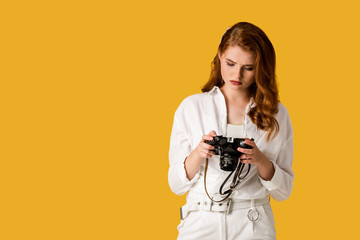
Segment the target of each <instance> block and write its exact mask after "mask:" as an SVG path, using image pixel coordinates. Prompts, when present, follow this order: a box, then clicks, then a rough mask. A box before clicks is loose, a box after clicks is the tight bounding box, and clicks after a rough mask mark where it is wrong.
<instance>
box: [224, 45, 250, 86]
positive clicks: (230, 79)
mask: <svg viewBox="0 0 360 240" xmlns="http://www.w3.org/2000/svg"><path fill="white" fill-rule="evenodd" d="M219 58H220V64H221V76H222V78H223V80H224V82H225V84H224V86H225V87H226V88H231V89H234V90H240V91H241V90H246V89H247V88H248V87H249V86H250V85H251V84H252V83H253V82H254V81H255V55H254V54H253V53H252V52H251V51H248V50H245V49H243V48H241V47H239V46H233V47H231V46H230V47H228V49H227V50H226V51H225V53H224V54H223V55H222V56H220V54H219Z"/></svg>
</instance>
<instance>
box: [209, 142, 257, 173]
mask: <svg viewBox="0 0 360 240" xmlns="http://www.w3.org/2000/svg"><path fill="white" fill-rule="evenodd" d="M245 140H246V139H245V138H232V137H223V136H222V135H219V136H215V137H213V140H211V141H210V140H205V143H207V144H209V145H211V146H214V147H215V149H214V150H213V151H214V152H215V155H220V168H221V170H224V171H230V172H231V171H234V170H235V169H236V167H237V165H238V161H239V157H240V156H241V155H242V154H243V153H242V152H239V151H238V150H237V148H238V147H241V148H246V149H252V146H250V145H247V144H246V143H245ZM250 140H251V141H254V139H250ZM240 164H241V163H240Z"/></svg>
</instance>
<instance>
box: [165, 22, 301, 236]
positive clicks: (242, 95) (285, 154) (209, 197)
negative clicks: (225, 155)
mask: <svg viewBox="0 0 360 240" xmlns="http://www.w3.org/2000/svg"><path fill="white" fill-rule="evenodd" d="M202 92H203V93H200V94H195V95H192V96H189V97H187V98H185V99H184V100H183V101H182V103H181V104H180V106H179V107H178V109H177V110H176V112H175V116H174V123H173V128H172V133H171V140H170V151H169V159H170V168H169V175H168V177H169V185H170V188H171V190H172V191H173V192H174V193H176V194H178V195H182V194H185V193H186V192H188V194H187V198H186V204H185V205H184V206H183V207H182V208H181V214H182V216H181V218H182V219H181V222H180V224H179V226H178V230H179V236H178V239H197V240H199V239H262V240H263V239H275V238H276V235H275V227H274V218H273V214H272V209H271V206H270V203H269V199H270V197H269V196H271V197H272V198H273V199H275V200H277V201H282V200H285V199H287V198H288V197H289V196H290V193H291V191H292V186H293V179H294V173H293V171H292V161H293V131H292V125H291V122H290V118H289V114H288V112H287V110H286V108H285V107H284V106H283V105H282V104H281V103H280V102H279V98H278V88H277V83H276V79H275V52H274V48H273V46H272V44H271V42H270V40H269V39H268V37H267V36H266V34H265V33H264V32H263V31H262V30H261V29H260V28H258V27H257V26H255V25H253V24H251V23H247V22H239V23H237V24H235V25H233V26H232V27H231V28H229V29H228V30H227V31H226V32H225V34H224V35H223V37H222V39H221V42H220V45H219V47H218V52H217V55H216V57H215V58H214V60H213V62H212V71H211V74H210V79H209V81H208V82H207V83H206V84H205V86H204V87H203V89H202ZM218 135H222V136H224V137H227V141H228V142H229V143H230V142H231V141H232V140H231V138H229V137H232V138H240V139H246V140H245V143H246V145H244V146H240V145H237V146H236V151H238V154H239V156H240V157H239V158H238V159H236V161H239V162H240V163H241V164H240V163H239V164H237V162H236V161H235V160H234V162H233V164H235V165H234V166H235V167H237V169H240V166H242V167H243V169H242V170H243V171H242V172H240V174H238V175H237V176H236V174H237V172H236V171H235V175H234V174H233V175H234V177H233V176H230V177H229V178H228V176H229V174H230V172H229V171H224V170H222V169H221V168H220V166H219V164H220V163H221V162H222V161H223V160H220V156H221V155H218V154H221V153H219V151H217V153H216V151H215V147H217V146H215V144H214V143H211V142H208V141H211V140H214V137H215V136H218ZM252 139H253V140H252ZM205 141H206V142H205ZM210 143H211V144H210ZM222 151H223V152H225V150H224V149H222ZM215 153H216V154H215ZM223 163H224V162H222V164H223ZM248 170H249V171H248ZM247 171H248V172H247ZM238 172H239V171H238ZM226 179H227V180H228V181H226Z"/></svg>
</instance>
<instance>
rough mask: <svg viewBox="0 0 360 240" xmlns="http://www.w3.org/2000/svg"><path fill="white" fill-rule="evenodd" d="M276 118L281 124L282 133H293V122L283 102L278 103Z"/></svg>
mask: <svg viewBox="0 0 360 240" xmlns="http://www.w3.org/2000/svg"><path fill="white" fill-rule="evenodd" d="M275 118H276V120H277V121H278V123H279V126H280V132H281V133H282V134H285V135H288V136H287V137H289V135H292V124H291V120H290V115H289V111H288V109H287V108H286V107H285V106H284V104H282V103H280V102H279V103H278V112H277V113H276V115H275Z"/></svg>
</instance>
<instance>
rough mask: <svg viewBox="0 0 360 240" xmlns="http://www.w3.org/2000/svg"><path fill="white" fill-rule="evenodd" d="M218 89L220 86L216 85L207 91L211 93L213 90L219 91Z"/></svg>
mask: <svg viewBox="0 0 360 240" xmlns="http://www.w3.org/2000/svg"><path fill="white" fill-rule="evenodd" d="M219 90H220V88H219V87H218V86H214V87H213V88H212V89H211V90H210V91H209V93H210V94H211V93H213V92H215V91H219Z"/></svg>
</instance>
